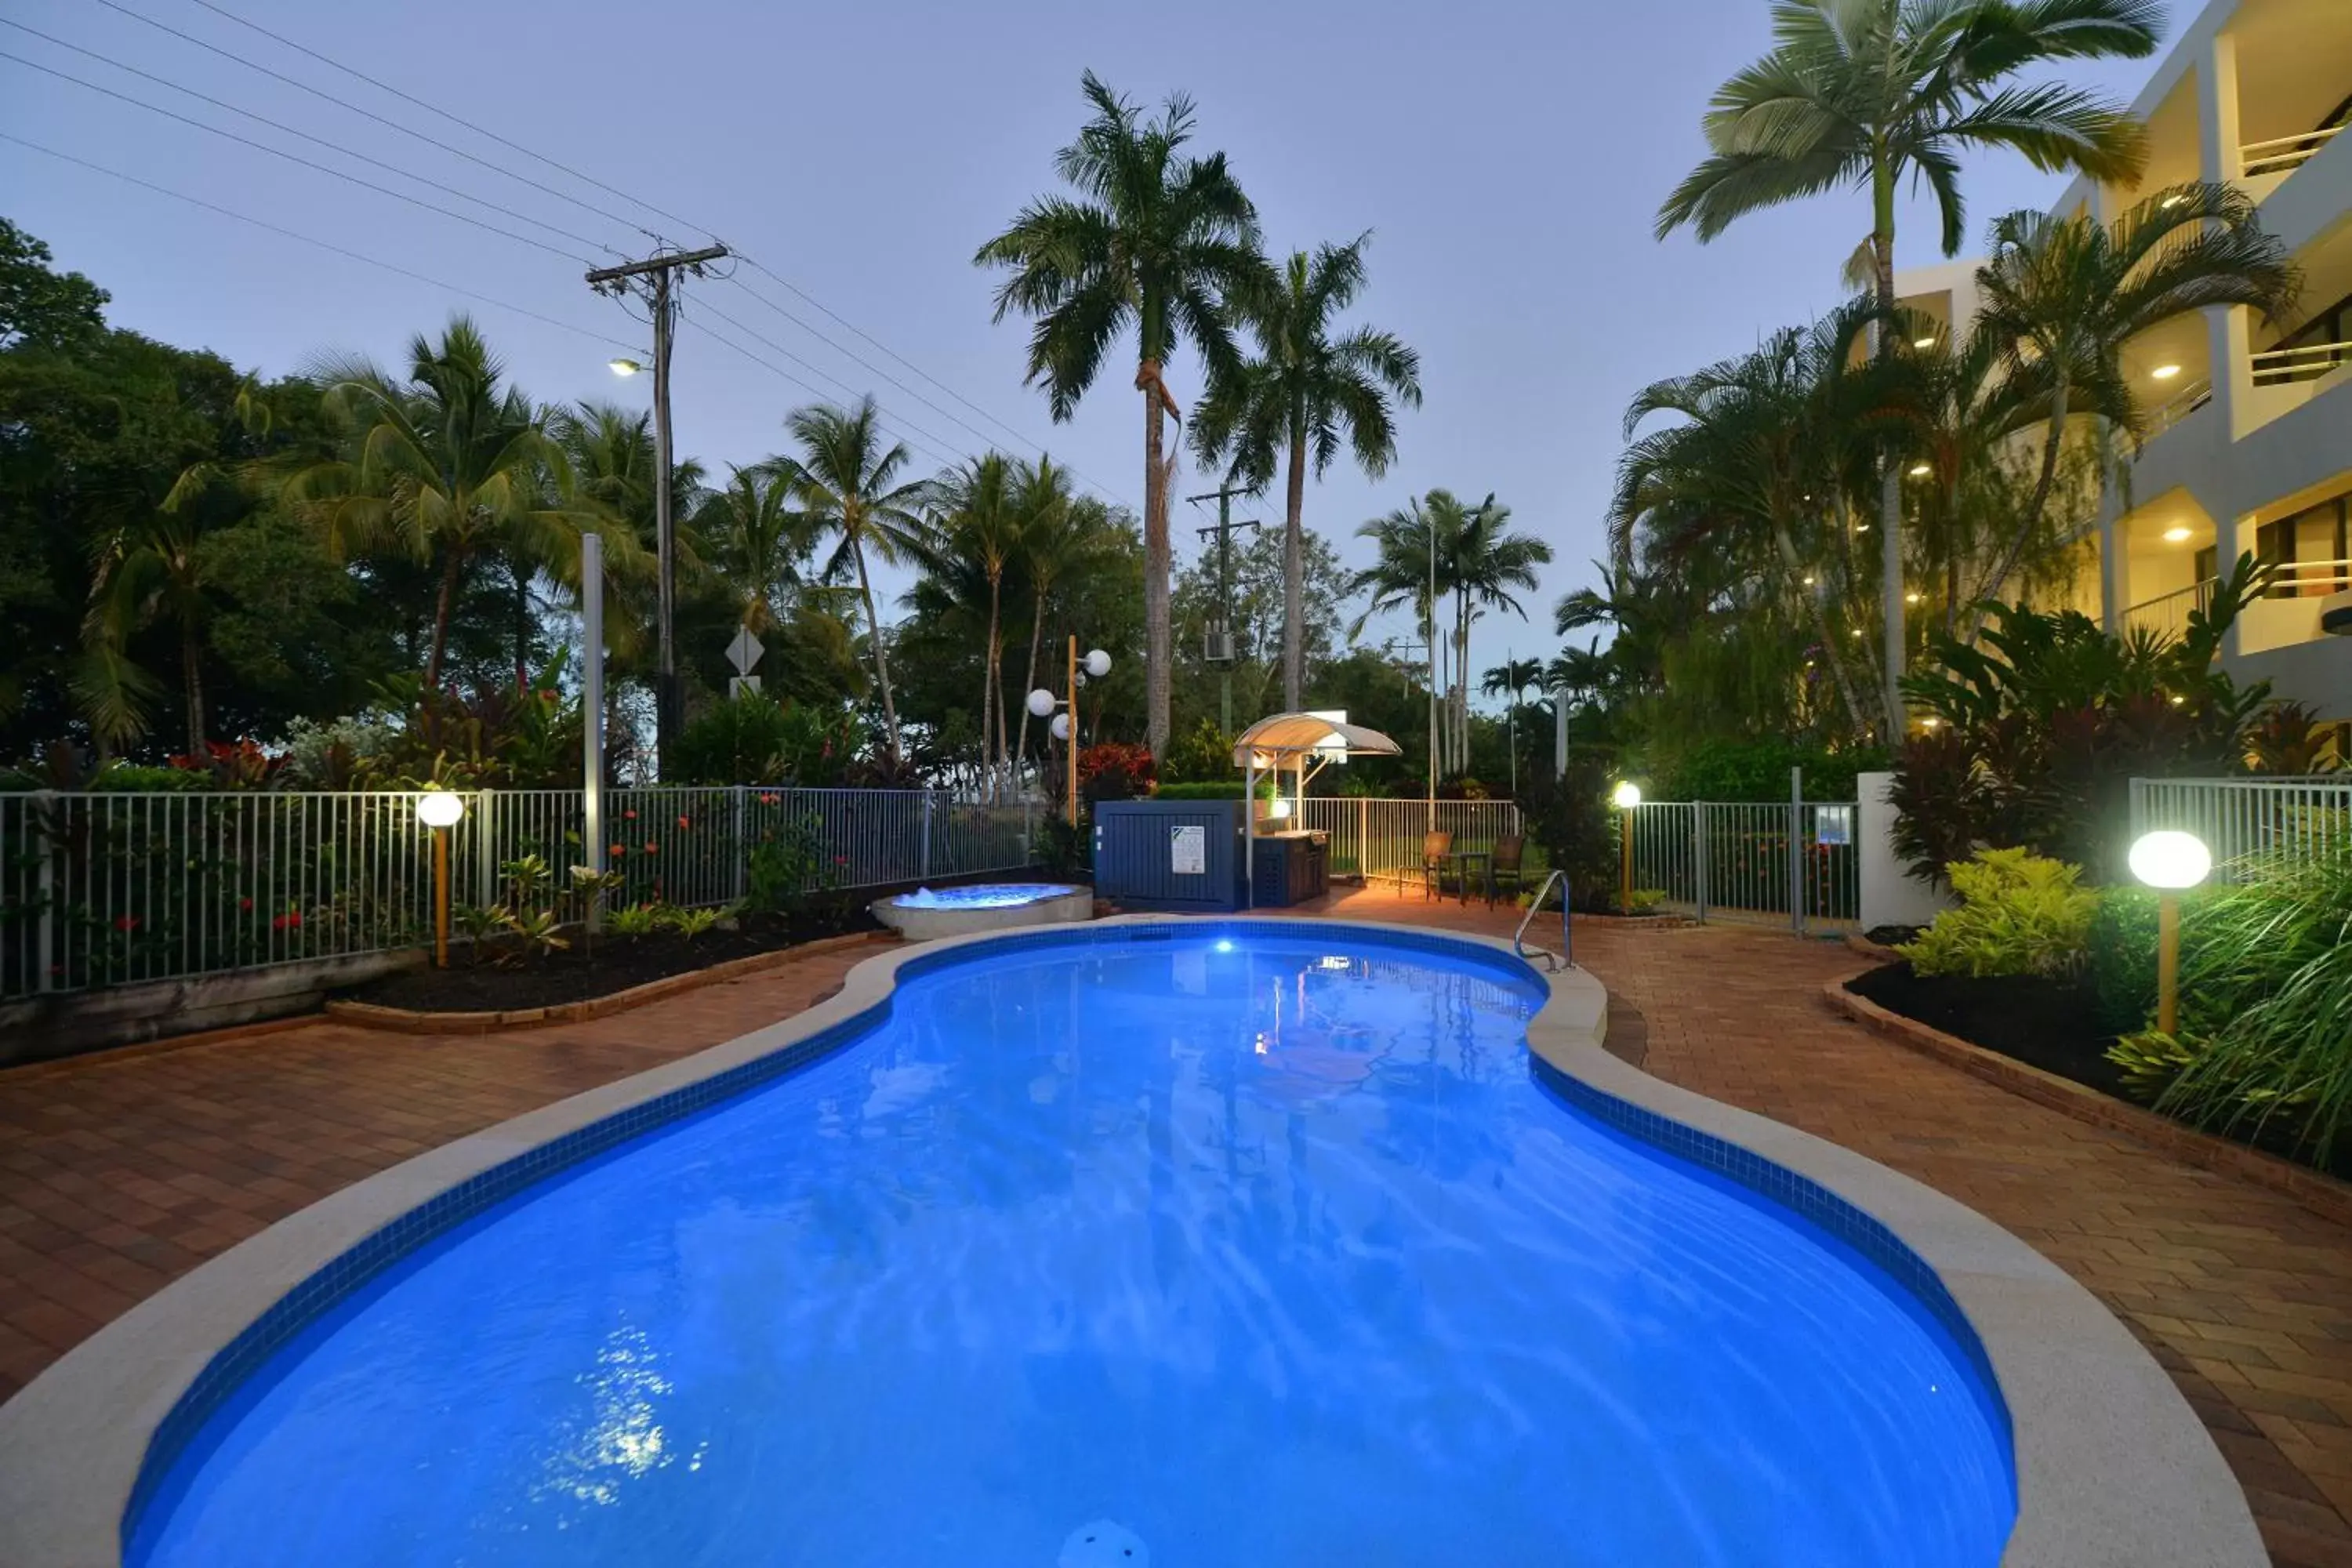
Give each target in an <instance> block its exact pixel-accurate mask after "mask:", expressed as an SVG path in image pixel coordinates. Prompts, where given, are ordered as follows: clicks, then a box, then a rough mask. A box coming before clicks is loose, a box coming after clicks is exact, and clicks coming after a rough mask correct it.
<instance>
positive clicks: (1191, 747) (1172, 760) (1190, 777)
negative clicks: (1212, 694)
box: [1160, 718, 1241, 798]
mask: <svg viewBox="0 0 2352 1568" xmlns="http://www.w3.org/2000/svg"><path fill="white" fill-rule="evenodd" d="M1233 776H1234V738H1233V737H1232V736H1231V735H1228V734H1226V733H1225V732H1224V731H1223V730H1221V729H1219V728H1218V727H1217V721H1215V720H1213V719H1206V718H1204V719H1202V721H1200V722H1199V723H1197V724H1194V725H1193V726H1192V728H1191V729H1189V730H1187V731H1184V732H1183V733H1182V734H1181V735H1179V736H1177V737H1176V738H1175V739H1174V740H1173V741H1171V742H1169V745H1168V758H1167V763H1166V765H1165V766H1163V767H1162V768H1161V769H1160V790H1161V793H1163V794H1165V793H1166V791H1167V788H1168V786H1169V784H1171V783H1175V784H1223V783H1224V782H1226V781H1227V780H1229V779H1231V778H1233ZM1240 795H1241V788H1240V786H1239V784H1235V786H1234V796H1235V798H1239V796H1240Z"/></svg>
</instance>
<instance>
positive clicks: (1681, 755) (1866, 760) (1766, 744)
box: [1633, 741, 1889, 802]
mask: <svg viewBox="0 0 2352 1568" xmlns="http://www.w3.org/2000/svg"><path fill="white" fill-rule="evenodd" d="M1643 763H1644V765H1643V767H1642V768H1641V769H1639V770H1638V771H1635V772H1634V773H1633V777H1634V778H1635V779H1636V781H1637V782H1639V783H1640V784H1641V785H1642V793H1643V795H1646V796H1648V797H1649V798H1650V799H1652V800H1726V801H1758V802H1761V801H1784V800H1787V799H1788V798H1789V770H1790V768H1792V767H1797V768H1802V769H1804V770H1805V798H1806V799H1807V800H1852V799H1853V798H1854V775H1855V774H1856V773H1867V772H1874V771H1882V770H1884V769H1885V768H1886V767H1887V766H1889V763H1888V760H1887V753H1886V752H1883V751H1878V750H1875V749H1868V748H1865V749H1862V750H1855V751H1845V752H1824V751H1821V750H1819V749H1817V748H1814V747H1811V746H1800V745H1796V744H1794V743H1792V742H1787V741H1715V742H1707V743H1706V744H1704V745H1698V746H1693V747H1690V748H1689V749H1687V750H1685V751H1682V752H1673V753H1664V754H1660V755H1656V756H1653V757H1650V758H1647V759H1643ZM1644 774H1646V776H1644Z"/></svg>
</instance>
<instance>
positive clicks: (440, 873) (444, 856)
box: [416, 789, 466, 969]
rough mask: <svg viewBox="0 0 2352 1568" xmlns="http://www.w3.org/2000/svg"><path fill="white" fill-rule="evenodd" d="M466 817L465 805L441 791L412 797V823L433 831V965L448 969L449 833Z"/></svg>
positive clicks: (461, 799) (463, 801)
mask: <svg viewBox="0 0 2352 1568" xmlns="http://www.w3.org/2000/svg"><path fill="white" fill-rule="evenodd" d="M465 815H466V802H465V800H464V799H463V798H462V797H460V796H458V795H452V794H450V793H449V792H448V791H447V790H445V789H435V790H427V791H425V793H424V794H423V795H418V796H417V797H416V820H417V821H419V822H421V823H423V824H424V825H425V826H427V827H429V828H431V829H432V830H433V963H434V967H435V968H436V969H446V968H448V967H449V830H450V829H451V828H453V827H455V826H457V823H458V821H459V820H460V819H461V818H463V817H464V816H465Z"/></svg>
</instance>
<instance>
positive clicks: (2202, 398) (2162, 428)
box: [2147, 376, 2213, 437]
mask: <svg viewBox="0 0 2352 1568" xmlns="http://www.w3.org/2000/svg"><path fill="white" fill-rule="evenodd" d="M2212 401H2213V378H2212V377H2210V376H2200V377H2199V378H2198V379H2196V380H2195V381H2192V382H2190V383H2189V384H2188V385H2187V386H2184V387H2182V388H2181V389H2180V391H2179V393H2178V394H2176V395H2174V396H2173V398H2172V400H2171V401H2170V402H2168V403H2167V404H2165V405H2163V406H2162V407H2160V408H2157V409H2154V410H2151V411H2150V412H2149V414H2148V416H2147V433H2148V435H2149V436H2151V437H2156V436H2161V435H2163V434H2164V433H2165V432H2166V431H2167V430H2169V429H2171V428H2172V427H2173V426H2175V425H2178V424H2179V423H2180V422H2181V421H2182V420H2184V419H2186V418H2188V417H2189V416H2190V415H2192V414H2194V413H2196V412H2197V411H2198V410H2199V409H2200V408H2202V407H2204V406H2205V405H2207V404H2209V403H2210V402H2212Z"/></svg>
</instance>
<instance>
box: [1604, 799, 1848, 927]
mask: <svg viewBox="0 0 2352 1568" xmlns="http://www.w3.org/2000/svg"><path fill="white" fill-rule="evenodd" d="M1632 815H1633V887H1634V889H1636V890H1637V891H1638V890H1642V889H1650V890H1654V891H1656V892H1660V893H1663V894H1664V895H1665V902H1666V907H1667V908H1668V909H1670V910H1675V911H1677V912H1679V913H1683V914H1688V915H1692V916H1695V917H1696V918H1697V919H1699V920H1703V921H1704V920H1716V919H1723V918H1732V919H1747V920H1756V919H1778V920H1785V921H1788V923H1789V924H1790V926H1791V927H1792V928H1793V929H1795V930H1797V931H1804V930H1806V929H1808V928H1809V927H1810V926H1812V925H1815V924H1824V925H1832V926H1845V925H1852V924H1853V923H1854V922H1855V921H1858V920H1859V919H1860V918H1861V905H1862V873H1861V862H1860V860H1859V859H1858V858H1857V857H1858V855H1859V853H1860V851H1859V850H1858V849H1857V848H1856V847H1855V844H1854V827H1855V821H1856V816H1857V813H1856V811H1855V808H1854V803H1853V802H1852V801H1804V802H1801V803H1798V802H1774V803H1772V804H1770V805H1766V804H1762V803H1757V802H1746V801H1643V803H1642V804H1641V805H1638V806H1636V807H1634V808H1633V814H1632ZM1623 819H1624V814H1622V813H1620V814H1619V822H1620V827H1619V831H1620V832H1622V831H1623V827H1622V823H1623Z"/></svg>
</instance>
